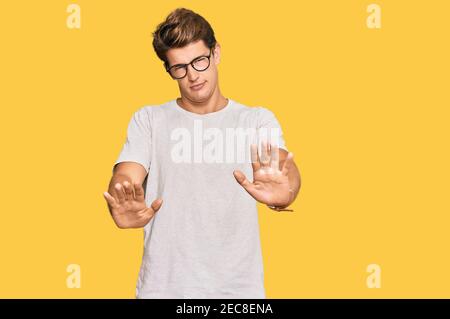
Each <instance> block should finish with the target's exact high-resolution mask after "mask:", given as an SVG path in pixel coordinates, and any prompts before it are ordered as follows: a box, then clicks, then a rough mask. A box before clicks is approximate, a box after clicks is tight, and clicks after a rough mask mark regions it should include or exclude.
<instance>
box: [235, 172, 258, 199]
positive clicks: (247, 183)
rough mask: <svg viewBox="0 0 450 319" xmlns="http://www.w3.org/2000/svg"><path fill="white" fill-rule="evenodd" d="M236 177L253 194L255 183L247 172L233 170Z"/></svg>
mask: <svg viewBox="0 0 450 319" xmlns="http://www.w3.org/2000/svg"><path fill="white" fill-rule="evenodd" d="M233 175H234V178H236V181H237V182H238V183H239V184H241V186H242V187H244V189H245V190H246V191H247V192H248V193H249V194H250V195H252V194H253V192H254V189H255V185H253V183H250V181H249V180H248V179H247V177H245V174H244V173H242V172H241V171H240V170H235V171H233Z"/></svg>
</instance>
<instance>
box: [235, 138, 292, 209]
mask: <svg viewBox="0 0 450 319" xmlns="http://www.w3.org/2000/svg"><path fill="white" fill-rule="evenodd" d="M250 147H251V149H250V152H251V159H252V167H253V182H250V181H249V180H248V179H247V178H246V177H245V175H244V173H242V172H241V171H239V170H235V171H234V172H233V174H234V177H235V178H236V180H237V182H238V183H239V184H240V185H242V187H243V188H244V189H245V190H246V191H247V192H248V193H249V194H250V195H251V196H252V197H253V198H254V199H256V200H257V201H259V202H261V203H263V204H267V205H271V206H281V207H283V206H287V205H288V204H289V200H290V198H291V189H290V185H289V178H288V174H289V170H290V169H291V167H292V165H293V154H292V153H289V154H288V156H287V157H286V160H285V162H284V164H283V167H282V168H281V170H280V167H279V165H280V164H279V148H278V146H276V145H270V144H267V143H265V142H262V147H261V159H260V158H259V155H258V148H257V145H255V144H252V145H251V146H250Z"/></svg>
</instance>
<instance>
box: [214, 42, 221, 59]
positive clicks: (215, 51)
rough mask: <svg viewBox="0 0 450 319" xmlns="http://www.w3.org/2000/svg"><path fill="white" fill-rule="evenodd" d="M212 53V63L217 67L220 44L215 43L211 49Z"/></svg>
mask: <svg viewBox="0 0 450 319" xmlns="http://www.w3.org/2000/svg"><path fill="white" fill-rule="evenodd" d="M213 53H214V63H215V64H216V65H217V64H219V63H220V44H219V42H216V46H215V47H214V49H213Z"/></svg>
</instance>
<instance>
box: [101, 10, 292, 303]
mask: <svg viewBox="0 0 450 319" xmlns="http://www.w3.org/2000/svg"><path fill="white" fill-rule="evenodd" d="M153 36H154V40H153V47H154V49H155V51H156V53H157V55H158V57H159V58H160V59H161V60H162V61H163V62H164V66H165V69H166V71H167V72H168V74H169V75H170V76H171V77H172V78H173V79H174V80H176V81H177V83H178V86H179V89H180V94H181V97H180V98H177V99H174V100H172V101H169V102H167V103H165V104H162V105H150V106H145V107H141V108H140V109H139V110H138V111H136V112H135V113H134V114H133V117H132V118H131V121H130V123H129V125H128V131H127V139H126V142H125V144H124V145H123V148H122V151H121V153H120V155H119V157H118V159H117V161H116V162H115V165H114V168H113V177H112V178H111V182H110V184H109V190H108V192H105V193H104V197H105V199H106V201H107V203H108V208H109V210H110V212H111V215H112V217H113V219H114V222H115V223H116V225H117V226H118V227H119V228H141V227H142V228H143V229H144V253H143V260H142V264H141V268H140V271H139V276H138V280H137V285H136V297H137V298H265V289H264V282H263V281H264V276H263V263H262V254H261V246H260V238H259V226H258V215H257V205H256V203H257V201H258V202H261V203H263V204H266V205H267V206H269V207H270V208H272V209H274V210H289V209H288V208H287V207H288V206H289V205H290V204H291V203H292V202H293V201H294V199H295V198H296V196H297V194H298V191H299V189H300V175H299V172H298V169H297V167H296V165H295V163H294V161H293V157H292V153H289V152H288V151H287V148H286V146H285V143H284V139H283V136H282V131H281V128H280V126H279V123H278V121H277V119H276V118H275V116H274V115H273V113H272V112H271V111H269V110H268V109H266V108H264V107H248V106H245V105H242V104H240V103H238V102H236V101H234V100H232V99H230V98H225V97H224V96H223V95H222V94H221V92H220V89H219V84H218V71H217V65H218V64H219V62H220V44H219V43H217V42H216V39H215V37H214V32H213V30H212V28H211V26H210V25H209V23H208V22H207V21H206V20H205V19H204V18H203V17H201V16H200V15H198V14H196V13H194V12H193V11H191V10H188V9H185V8H179V9H177V10H175V11H173V12H172V13H171V14H170V15H169V16H168V17H167V18H166V20H165V21H164V22H162V23H161V24H159V25H158V27H157V29H156V31H155V32H154V33H153ZM264 130H265V132H264V134H263V135H262V134H260V133H261V132H263V131H264ZM242 132H250V133H249V134H247V135H246V134H242ZM253 133H256V134H253ZM269 133H270V140H269V139H268V136H269ZM244 139H245V141H244ZM243 147H245V149H243ZM247 150H249V151H247ZM244 153H245V154H250V156H245V154H244ZM242 154H244V156H243V155H242ZM249 158H250V160H242V159H249ZM251 177H253V181H252V182H251V181H250V180H249V179H248V178H251ZM143 184H144V187H145V189H144V188H143ZM147 204H149V205H148V206H147ZM156 212H158V213H157V214H156Z"/></svg>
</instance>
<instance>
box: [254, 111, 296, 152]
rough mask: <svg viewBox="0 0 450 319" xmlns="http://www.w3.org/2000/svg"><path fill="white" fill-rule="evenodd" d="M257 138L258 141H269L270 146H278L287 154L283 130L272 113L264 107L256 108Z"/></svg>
mask: <svg viewBox="0 0 450 319" xmlns="http://www.w3.org/2000/svg"><path fill="white" fill-rule="evenodd" d="M257 109H258V137H259V139H260V140H262V139H265V140H270V142H271V143H272V144H274V143H275V144H276V145H278V147H279V148H282V149H284V150H286V151H288V152H289V150H288V149H287V146H286V141H285V140H284V136H283V130H282V128H281V125H280V123H279V122H278V119H277V118H276V116H275V114H273V112H272V111H270V110H269V109H267V108H265V107H262V106H260V107H258V108H257Z"/></svg>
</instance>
